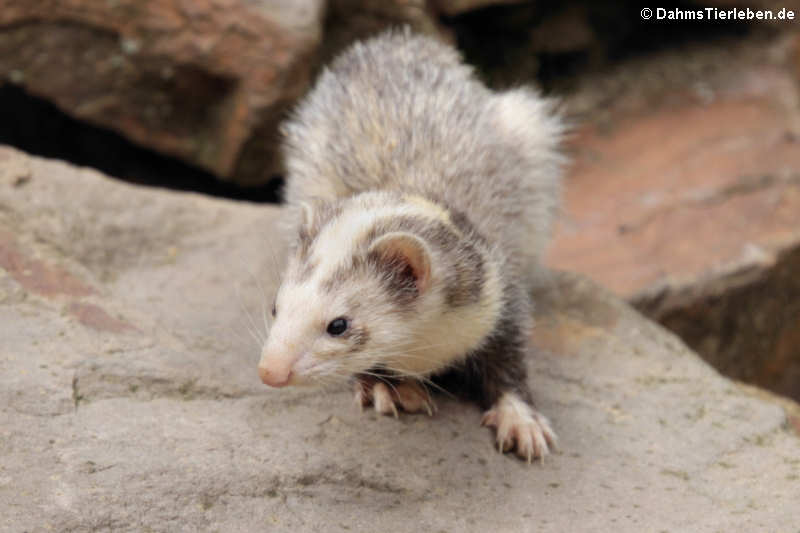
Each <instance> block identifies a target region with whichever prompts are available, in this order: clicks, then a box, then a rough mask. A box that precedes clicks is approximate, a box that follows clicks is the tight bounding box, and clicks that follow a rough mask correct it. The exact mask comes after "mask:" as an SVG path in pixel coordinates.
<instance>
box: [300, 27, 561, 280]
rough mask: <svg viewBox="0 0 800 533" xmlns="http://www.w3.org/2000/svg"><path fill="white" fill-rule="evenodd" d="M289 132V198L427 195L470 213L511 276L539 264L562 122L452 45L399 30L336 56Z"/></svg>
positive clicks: (555, 186) (533, 96) (543, 103)
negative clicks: (485, 77) (497, 84)
mask: <svg viewBox="0 0 800 533" xmlns="http://www.w3.org/2000/svg"><path fill="white" fill-rule="evenodd" d="M284 131H285V134H286V146H285V154H286V165H287V170H288V176H289V179H288V182H287V186H286V200H287V202H288V203H289V204H290V205H294V206H296V205H298V204H299V203H301V202H306V201H313V200H315V199H322V200H332V199H335V198H339V197H346V196H351V195H353V194H355V193H358V192H362V191H367V190H383V189H386V190H395V191H401V192H410V193H415V194H419V195H422V196H425V197H427V198H430V199H431V200H433V201H437V202H440V203H442V204H443V205H444V206H445V207H447V208H450V209H454V210H457V211H459V212H462V213H465V214H466V215H467V216H468V217H469V219H470V221H471V222H472V223H473V224H474V225H475V227H476V228H477V229H478V231H479V232H480V233H481V234H482V235H483V236H484V237H485V238H486V239H487V241H489V242H490V243H492V244H493V245H494V246H496V247H498V248H499V249H500V251H501V255H502V256H503V257H504V263H505V265H504V267H505V269H508V270H507V271H506V273H507V274H508V275H512V276H515V277H517V276H520V277H524V278H526V277H528V274H529V273H530V272H532V271H534V270H538V269H537V268H536V266H537V263H538V260H539V256H540V254H541V252H542V249H543V248H544V246H545V244H546V242H547V239H548V237H549V232H550V226H551V220H552V218H553V214H554V210H555V207H556V205H557V201H558V196H559V180H560V174H561V172H560V167H561V157H560V155H559V152H558V145H559V142H560V139H561V136H562V131H563V128H562V123H561V121H560V119H559V118H558V117H557V115H556V114H555V113H554V110H553V105H552V103H551V102H550V101H548V100H546V99H543V98H541V97H540V96H539V95H538V94H537V93H535V92H534V91H532V90H530V89H514V90H510V91H506V92H493V91H490V90H489V89H487V88H486V87H485V86H484V85H483V84H482V83H481V82H480V81H478V80H477V79H476V78H475V76H474V75H473V73H472V69H471V68H470V67H468V66H465V65H464V64H463V63H462V62H461V58H460V56H459V55H458V53H457V52H456V51H455V50H453V49H452V48H450V47H448V46H446V45H444V44H441V43H439V42H437V41H434V40H432V39H430V38H427V37H423V36H417V35H413V34H412V33H410V32H409V31H408V30H403V31H391V32H387V33H384V34H381V35H379V36H378V37H375V38H373V39H371V40H368V41H365V42H363V43H358V44H355V45H354V46H352V47H351V48H350V49H349V50H348V51H346V52H345V53H344V54H342V55H341V56H339V57H338V58H337V59H336V60H334V61H333V63H332V64H331V65H330V67H329V68H327V69H325V71H324V72H323V73H322V74H321V75H320V77H319V79H318V81H317V83H316V86H315V87H314V88H313V90H312V91H311V92H310V93H309V95H308V96H307V97H306V98H305V99H304V100H303V102H302V104H301V105H300V106H299V107H298V108H297V109H296V111H295V113H294V115H293V117H292V119H291V120H289V121H288V122H287V123H286V124H285V125H284ZM509 270H510V271H509ZM523 274H524V275H523Z"/></svg>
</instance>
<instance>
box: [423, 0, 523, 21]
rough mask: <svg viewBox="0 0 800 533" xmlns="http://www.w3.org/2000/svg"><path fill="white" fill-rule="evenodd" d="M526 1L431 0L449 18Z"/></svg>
mask: <svg viewBox="0 0 800 533" xmlns="http://www.w3.org/2000/svg"><path fill="white" fill-rule="evenodd" d="M525 1H526V0H431V3H432V4H433V7H434V8H435V9H436V10H437V11H438V12H439V13H442V14H444V15H447V16H449V17H452V16H454V15H460V14H462V13H466V12H467V11H473V10H475V9H480V8H483V7H489V6H497V5H508V4H522V3H524V2H525Z"/></svg>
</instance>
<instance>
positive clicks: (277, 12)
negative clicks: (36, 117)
mask: <svg viewBox="0 0 800 533" xmlns="http://www.w3.org/2000/svg"><path fill="white" fill-rule="evenodd" d="M323 8H324V2H323V1H322V0H302V1H292V2H290V1H287V0H191V1H187V0H149V1H146V2H142V1H139V0H114V1H109V2H94V1H91V2H90V1H85V0H67V1H61V0H58V1H52V0H44V1H37V2H29V1H27V0H2V1H0V80H2V81H0V83H3V82H5V81H6V80H8V81H11V82H13V83H15V84H17V85H21V86H22V87H24V88H25V90H27V91H29V92H30V93H32V94H35V95H37V96H40V97H43V98H46V99H48V100H50V101H52V102H53V103H55V104H56V105H57V106H58V107H59V108H61V109H62V110H64V111H65V112H67V113H68V114H70V115H72V116H74V117H77V118H79V119H81V120H85V121H88V122H91V123H93V124H96V125H101V126H105V127H107V128H111V129H113V130H116V131H118V132H120V133H122V134H123V135H125V136H126V137H127V138H129V139H131V140H133V141H135V142H136V143H138V144H140V145H143V146H146V147H149V148H152V149H154V150H157V151H159V152H162V153H166V154H170V155H174V156H178V157H180V158H182V159H184V160H185V161H188V162H190V163H193V164H194V165H196V166H199V167H202V168H205V169H207V170H210V171H212V172H214V173H215V174H216V175H218V176H220V177H222V178H224V179H229V180H233V181H237V182H240V183H263V182H265V181H266V180H267V179H268V178H270V177H271V175H272V174H273V173H274V172H275V171H276V169H277V168H278V167H277V166H276V161H275V157H274V155H275V154H274V150H275V143H274V142H270V140H271V139H274V138H275V136H276V134H275V129H276V123H277V121H278V120H279V119H280V118H281V115H282V113H283V112H284V111H285V109H286V107H287V106H288V105H289V104H291V102H292V101H293V100H294V99H295V98H296V97H298V96H299V95H300V94H302V92H303V91H305V89H306V87H307V85H308V83H309V79H310V76H311V71H312V67H313V66H314V61H313V59H314V57H315V54H316V49H317V46H318V44H319V41H320V39H321V33H322V20H321V19H322V15H323Z"/></svg>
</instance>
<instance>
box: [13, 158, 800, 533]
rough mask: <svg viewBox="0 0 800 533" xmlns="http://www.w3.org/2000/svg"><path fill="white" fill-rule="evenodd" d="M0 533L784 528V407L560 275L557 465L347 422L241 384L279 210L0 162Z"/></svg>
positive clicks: (551, 345)
mask: <svg viewBox="0 0 800 533" xmlns="http://www.w3.org/2000/svg"><path fill="white" fill-rule="evenodd" d="M0 178H1V179H2V181H1V182H0V338H2V339H3V340H2V343H0V508H1V509H3V512H2V515H3V520H2V522H0V530H2V531H9V532H12V531H13V532H19V531H48V530H53V531H105V530H113V531H199V530H202V531H262V530H271V529H275V530H280V531H337V530H342V531H345V530H349V531H375V530H380V531H408V530H420V531H453V532H455V531H476V532H477V531H526V530H536V531H609V530H614V531H619V532H622V531H635V532H639V531H661V530H667V531H687V530H691V531H786V530H789V531H794V530H795V529H797V527H800V519H798V515H797V501H798V500H799V499H800V440H799V439H798V431H800V418H798V413H797V411H796V409H797V407H796V406H795V405H793V404H790V403H789V402H784V403H779V402H777V401H775V400H773V399H772V398H771V397H769V396H768V395H765V394H754V393H752V392H751V391H750V390H749V389H747V388H743V387H741V386H738V385H736V384H735V383H732V382H730V381H728V380H727V379H725V378H722V377H720V376H719V375H718V374H717V373H716V372H715V371H714V370H713V369H711V368H710V367H709V366H708V365H707V364H705V363H704V362H702V361H701V360H700V359H699V358H698V357H697V356H696V355H694V354H693V353H692V352H691V351H689V350H688V349H686V348H685V347H684V345H683V344H682V343H681V342H680V341H679V340H678V339H677V338H676V337H675V336H673V335H672V334H670V333H667V332H665V331H664V330H663V329H662V328H661V327H659V326H657V325H655V324H653V323H651V322H648V321H647V320H646V319H644V318H642V317H641V316H640V315H639V314H638V313H637V312H635V311H633V310H632V309H631V308H630V307H628V306H627V305H626V304H624V303H622V302H620V301H618V300H617V299H615V298H614V297H612V296H610V295H609V294H607V293H606V292H604V291H602V290H600V289H598V288H596V287H595V286H594V285H593V284H591V283H589V282H587V281H585V280H584V279H583V278H580V277H577V276H573V275H559V276H557V277H556V278H555V280H554V284H553V286H552V287H551V288H550V289H549V290H547V291H544V292H542V293H541V294H538V295H536V299H537V302H538V323H537V324H538V325H537V327H536V328H535V333H534V344H535V345H536V346H537V347H538V351H539V357H536V358H533V357H532V358H531V361H530V366H531V371H532V372H531V382H532V385H533V387H534V390H535V391H536V392H535V394H536V397H537V401H538V403H539V406H540V408H541V409H542V410H543V411H544V412H545V413H547V414H548V415H549V416H550V417H551V418H552V419H553V421H554V424H555V428H556V430H557V431H558V432H559V435H560V438H561V449H562V452H561V453H559V454H557V455H553V456H550V457H548V458H547V460H546V461H545V462H544V464H536V465H533V466H526V465H524V464H523V463H521V462H519V461H518V460H516V459H514V458H512V457H509V456H503V455H500V454H498V453H497V452H496V451H494V449H493V447H492V436H491V434H490V433H489V432H488V430H486V429H485V428H481V427H480V426H479V420H480V413H479V412H478V410H477V409H476V408H474V407H473V406H471V405H467V404H464V403H460V402H457V401H454V400H451V399H448V398H446V397H442V398H439V400H438V402H439V411H438V413H437V414H436V415H435V416H434V417H433V418H428V417H427V416H401V418H400V419H399V420H394V419H392V418H381V417H378V416H376V415H375V414H374V413H372V412H367V413H363V414H362V413H359V412H357V410H355V409H354V407H353V405H352V398H351V396H350V393H349V391H347V390H346V388H344V387H343V388H342V389H333V390H329V391H324V392H322V391H313V390H293V391H275V390H268V389H266V388H265V387H263V386H262V385H261V384H260V382H259V381H258V378H257V376H256V372H255V366H256V362H257V359H258V346H257V342H255V340H253V339H251V338H250V333H249V332H248V331H249V330H253V334H254V336H256V337H258V336H259V335H263V332H264V326H263V322H262V310H263V304H264V302H265V301H268V300H267V299H266V298H265V297H264V296H265V295H267V294H269V293H270V291H271V290H272V288H273V287H274V283H275V281H276V275H275V273H276V269H277V265H278V264H279V262H280V256H281V245H280V244H279V239H278V238H277V236H276V234H275V231H274V228H275V222H276V219H277V218H278V216H279V210H278V209H277V208H273V207H263V206H254V205H248V204H244V203H234V202H230V201H219V200H211V199H207V198H204V197H200V196H198V195H194V194H186V193H173V192H165V191H159V190H153V189H141V188H136V187H133V186H130V185H124V184H120V183H117V182H115V181H113V180H111V179H109V178H107V177H104V176H102V175H100V174H98V173H96V172H94V171H91V170H86V169H78V168H74V167H70V166H69V165H66V164H63V163H59V162H54V161H46V160H41V159H36V158H31V157H28V156H26V155H24V154H22V153H20V152H17V151H15V150H13V149H10V148H6V147H0Z"/></svg>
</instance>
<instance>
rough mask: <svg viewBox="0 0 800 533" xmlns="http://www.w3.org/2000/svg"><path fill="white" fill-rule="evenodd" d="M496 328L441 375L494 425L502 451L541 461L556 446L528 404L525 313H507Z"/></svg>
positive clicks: (545, 424) (552, 434)
mask: <svg viewBox="0 0 800 533" xmlns="http://www.w3.org/2000/svg"><path fill="white" fill-rule="evenodd" d="M507 316H508V318H504V319H503V320H502V321H501V324H500V326H499V327H498V330H497V331H496V332H495V334H494V335H493V336H492V338H491V339H489V340H488V341H487V343H486V344H485V345H484V346H483V347H482V348H481V349H480V350H479V351H477V352H475V353H473V354H471V355H470V356H469V357H468V358H467V360H466V361H464V364H463V366H462V367H461V368H460V369H458V370H457V371H456V372H455V373H450V374H449V375H446V376H443V378H444V379H443V380H442V381H441V383H442V384H443V385H444V386H445V388H447V389H449V390H452V391H454V392H455V391H457V390H459V389H460V390H461V392H462V393H464V394H466V395H467V396H469V397H471V398H472V399H474V400H477V402H478V404H479V405H481V407H483V408H484V409H486V412H485V413H484V415H483V419H482V424H483V425H486V426H491V427H494V428H495V429H496V434H497V446H498V448H499V449H500V450H501V451H509V450H512V449H513V450H514V452H515V453H516V454H517V455H518V456H519V457H520V458H522V459H525V460H527V461H529V462H530V461H531V460H533V459H537V458H539V459H541V458H543V457H544V456H545V455H547V454H548V453H549V452H550V451H551V450H552V449H555V446H556V441H557V438H556V434H555V432H554V431H553V429H552V427H551V426H550V422H549V421H548V420H547V418H545V416H544V415H542V414H541V413H539V411H537V410H536V408H535V407H534V405H533V399H532V395H531V392H530V389H529V388H528V384H527V379H526V378H527V370H526V367H525V361H524V357H525V348H526V346H527V339H526V337H527V335H526V329H527V328H526V327H524V326H523V324H524V323H523V322H521V320H523V319H525V318H527V316H529V315H528V314H527V313H525V312H520V313H509V314H508V315H507Z"/></svg>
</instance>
